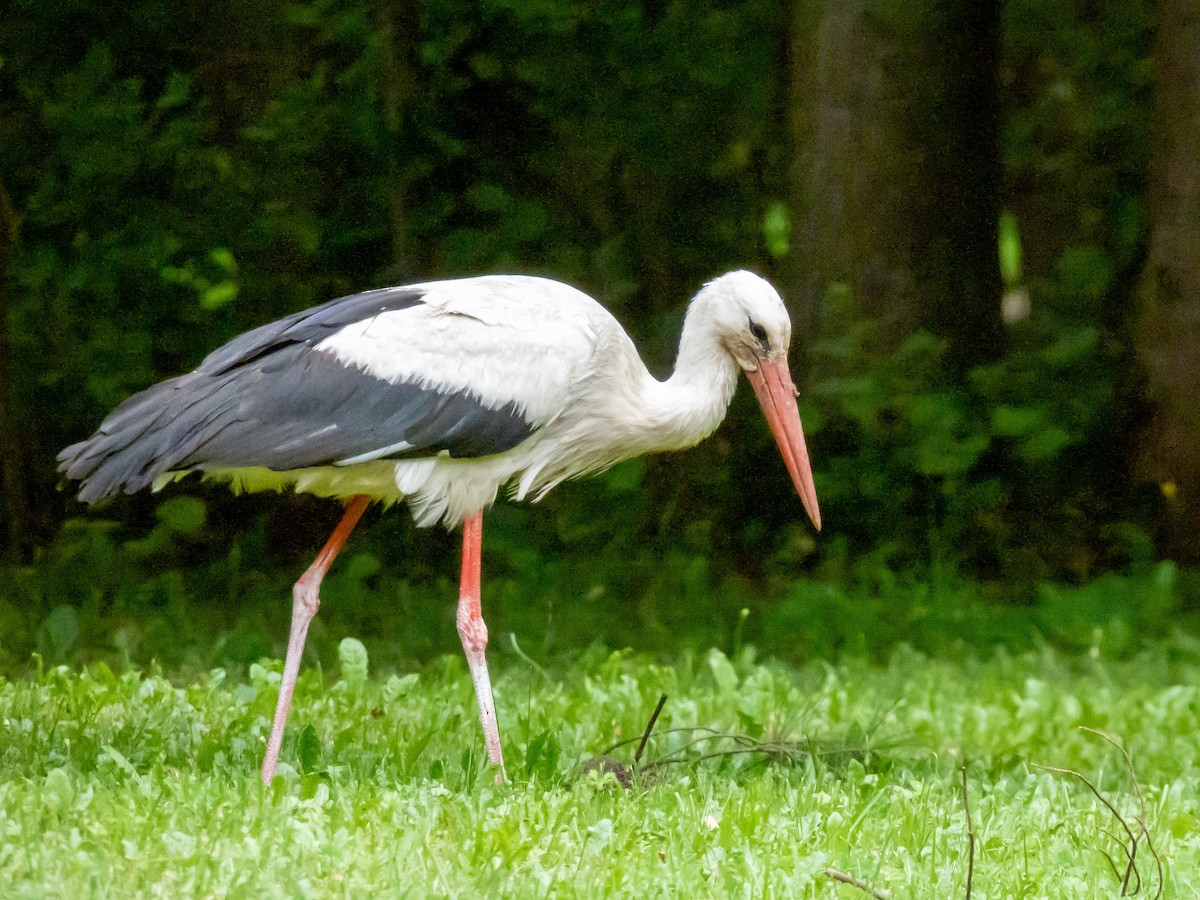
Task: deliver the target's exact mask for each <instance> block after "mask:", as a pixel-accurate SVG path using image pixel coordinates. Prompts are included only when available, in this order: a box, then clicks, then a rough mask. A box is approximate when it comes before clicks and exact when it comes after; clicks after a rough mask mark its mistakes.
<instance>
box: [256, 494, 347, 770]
mask: <svg viewBox="0 0 1200 900" xmlns="http://www.w3.org/2000/svg"><path fill="white" fill-rule="evenodd" d="M370 502H371V498H370V497H368V496H366V495H365V494H359V495H358V496H356V497H351V498H350V500H349V501H347V503H346V513H345V515H343V516H342V521H340V522H338V526H337V528H335V529H333V534H331V535H330V536H329V540H328V541H326V542H325V546H324V547H322V548H321V552H320V553H318V554H317V558H316V559H315V560H313V564H312V565H311V566H309V567H308V569H307V570H306V571H305V572H304V574H303V575H301V576H300V580H299V581H297V582H296V585H295V587H293V588H292V627H291V631H290V632H289V633H288V646H287V657H286V658H285V659H284V662H283V680H282V681H281V682H280V683H279V702H278V704H276V706H275V722H274V724H272V725H271V737H270V738H269V739H268V740H267V755H266V756H265V757H264V758H263V764H262V780H263V783H264V784H270V783H271V779H272V778H274V777H275V764H276V763H278V762H279V748H280V746H281V745H282V744H283V726H284V724H285V723H286V722H287V716H288V707H290V706H291V705H292V693H293V692H294V691H295V690H296V676H297V675H298V674H299V673H300V657H301V656H302V655H303V653H304V639H305V637H307V636H308V626H309V624H310V623H311V622H312V620H313V616H315V615H316V614H317V608H318V607H319V606H320V605H321V598H320V596H319V592H320V590H321V579H322V578H324V577H325V573H326V572H328V571H329V567H330V566H331V565H333V561H334V559H335V558H336V557H337V555H338V551H339V550H341V549H342V545H343V544H345V543H346V539H347V538H348V537H350V532H352V531H353V530H354V526H355V525H357V524H358V520H359V519H360V518H361V517H362V514H363V511H364V510H365V509H366V508H367V504H368V503H370Z"/></svg>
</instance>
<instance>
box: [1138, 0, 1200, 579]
mask: <svg viewBox="0 0 1200 900" xmlns="http://www.w3.org/2000/svg"><path fill="white" fill-rule="evenodd" d="M1159 15H1160V18H1159V33H1158V39H1157V42H1156V46H1155V53H1154V60H1155V74H1156V79H1157V80H1156V91H1157V93H1156V97H1155V133H1154V141H1155V144H1154V157H1153V161H1152V163H1151V170H1150V209H1151V216H1152V222H1153V225H1152V228H1151V232H1150V248H1149V258H1148V261H1147V265H1146V270H1145V272H1144V274H1143V277H1142V290H1141V310H1140V318H1139V322H1138V350H1139V355H1140V358H1141V361H1142V364H1143V366H1144V367H1145V369H1146V375H1147V387H1148V399H1149V401H1150V405H1151V416H1150V419H1149V422H1148V424H1147V427H1146V429H1145V431H1144V433H1143V435H1142V439H1141V442H1140V443H1141V456H1140V460H1139V472H1140V474H1141V475H1142V476H1143V477H1148V478H1151V479H1153V480H1154V481H1155V482H1157V483H1158V485H1159V486H1160V489H1161V493H1162V495H1163V497H1164V499H1165V501H1166V510H1165V512H1164V515H1163V516H1162V519H1161V520H1160V521H1161V522H1162V524H1163V528H1162V531H1161V533H1160V538H1161V540H1162V547H1163V549H1164V550H1165V551H1166V552H1167V553H1168V554H1169V555H1171V556H1174V557H1175V558H1178V559H1181V560H1187V561H1193V562H1194V561H1196V560H1198V559H1200V7H1197V6H1196V4H1195V2H1194V0H1160V3H1159Z"/></svg>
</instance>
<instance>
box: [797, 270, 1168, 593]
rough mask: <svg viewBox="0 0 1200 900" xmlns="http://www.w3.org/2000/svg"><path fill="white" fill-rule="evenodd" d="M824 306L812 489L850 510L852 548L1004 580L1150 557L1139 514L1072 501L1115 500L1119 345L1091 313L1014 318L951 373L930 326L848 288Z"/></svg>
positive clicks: (810, 417)
mask: <svg viewBox="0 0 1200 900" xmlns="http://www.w3.org/2000/svg"><path fill="white" fill-rule="evenodd" d="M1073 258H1076V257H1073V255H1072V254H1067V255H1066V256H1065V257H1064V260H1063V275H1062V277H1061V281H1060V284H1062V285H1063V288H1062V289H1063V290H1072V291H1076V292H1078V291H1080V290H1082V289H1083V285H1082V284H1081V283H1076V284H1073V285H1068V284H1067V282H1068V281H1069V280H1070V279H1071V278H1072V277H1076V279H1077V282H1078V281H1079V279H1082V278H1093V279H1094V278H1096V277H1099V276H1098V275H1097V272H1096V268H1095V266H1093V265H1088V264H1083V263H1081V264H1080V265H1078V266H1076V265H1075V264H1074V263H1073V262H1072V259H1073ZM1071 272H1078V273H1079V275H1078V276H1072V275H1071V274H1070V273H1071ZM1085 273H1086V275H1085ZM827 306H828V307H829V308H830V310H831V315H832V316H833V317H834V325H833V327H831V328H830V329H829V331H830V332H831V333H832V334H833V335H834V337H832V338H829V339H826V340H822V341H821V342H820V343H818V344H816V345H815V346H813V347H812V348H811V353H812V355H813V357H814V365H813V368H814V370H815V371H816V372H819V373H820V375H819V376H818V377H817V378H816V379H815V380H813V381H812V383H811V386H810V389H809V392H808V395H807V400H806V404H805V405H806V406H807V407H808V409H805V410H803V412H804V420H805V423H806V427H807V429H808V430H809V431H810V432H811V433H812V435H813V444H814V446H815V447H816V448H818V449H817V450H815V451H814V452H815V453H816V458H818V459H820V460H821V461H822V462H821V471H819V474H818V485H817V487H818V493H819V495H820V497H821V501H822V504H823V506H824V507H825V508H828V509H829V510H831V512H830V514H829V516H828V518H829V520H830V521H831V522H839V523H845V524H841V525H840V526H838V530H839V531H842V532H843V533H844V534H845V535H846V536H847V537H849V538H850V541H851V543H849V544H847V545H845V549H846V551H847V552H866V551H874V552H875V555H876V558H878V559H880V560H882V561H885V562H886V563H887V564H888V565H890V566H892V567H894V568H898V569H901V570H904V569H910V568H912V567H914V566H915V567H918V568H930V569H932V570H934V571H937V570H938V569H939V568H945V567H948V568H949V569H951V570H962V571H972V572H976V573H979V574H982V575H985V576H989V577H997V576H999V577H1003V578H1006V579H1009V580H1010V581H1014V582H1021V581H1028V580H1030V579H1036V578H1039V577H1050V578H1063V577H1068V578H1073V579H1087V578H1090V577H1092V576H1093V575H1094V574H1095V573H1096V572H1097V571H1104V570H1106V569H1109V568H1112V567H1114V566H1127V565H1130V564H1132V563H1138V564H1142V563H1146V562H1148V554H1147V547H1148V546H1149V539H1148V537H1147V535H1146V534H1145V533H1144V532H1142V531H1141V530H1140V529H1138V528H1137V527H1135V526H1132V525H1125V524H1122V523H1119V522H1118V523H1114V522H1113V521H1112V516H1111V515H1099V516H1097V515H1081V514H1080V510H1082V509H1090V510H1106V511H1107V510H1110V509H1113V508H1114V507H1115V506H1116V505H1117V504H1118V503H1119V502H1120V501H1121V500H1123V497H1122V495H1121V494H1119V493H1117V494H1115V495H1114V492H1113V482H1114V481H1115V480H1117V479H1118V473H1119V466H1120V465H1121V463H1120V461H1119V457H1118V455H1117V454H1116V453H1115V452H1114V449H1113V444H1112V430H1113V421H1114V419H1118V418H1119V417H1120V416H1121V415H1122V414H1123V413H1122V410H1121V409H1120V407H1119V405H1118V404H1119V401H1118V398H1117V397H1115V396H1114V393H1113V388H1112V379H1113V372H1114V370H1115V368H1116V367H1117V365H1118V364H1119V357H1118V356H1117V355H1116V354H1115V353H1114V352H1113V351H1111V350H1110V349H1109V348H1106V347H1104V346H1103V344H1102V340H1101V333H1100V331H1099V330H1098V329H1097V328H1096V327H1094V326H1089V325H1074V326H1060V327H1056V328H1055V327H1042V328H1032V329H1030V330H1028V331H1026V332H1024V333H1020V334H1014V335H1013V343H1012V347H1011V349H1010V351H1009V352H1008V353H1007V354H1006V355H1004V356H1003V357H1001V358H1000V359H999V360H998V361H997V362H995V363H991V364H988V365H983V366H977V367H976V368H974V369H973V370H971V371H970V372H969V374H968V378H967V380H966V381H965V383H962V384H957V385H956V384H954V383H953V381H952V380H951V379H950V378H949V376H948V373H947V371H946V365H945V363H944V357H945V351H946V347H945V345H944V343H942V342H940V341H938V340H937V339H936V338H935V337H933V336H932V335H931V334H929V333H928V332H925V331H919V332H917V333H915V334H913V335H911V336H909V337H907V338H904V339H903V340H900V341H896V340H895V339H894V337H893V336H892V335H891V334H889V333H888V332H887V331H886V329H885V328H884V326H883V325H882V324H881V323H879V322H875V321H872V320H870V319H866V318H864V317H863V316H862V315H861V314H860V313H858V312H857V311H856V310H855V309H854V308H853V300H852V298H850V297H849V296H848V295H846V294H845V293H844V292H836V291H835V292H832V293H831V295H830V296H829V298H828V299H827Z"/></svg>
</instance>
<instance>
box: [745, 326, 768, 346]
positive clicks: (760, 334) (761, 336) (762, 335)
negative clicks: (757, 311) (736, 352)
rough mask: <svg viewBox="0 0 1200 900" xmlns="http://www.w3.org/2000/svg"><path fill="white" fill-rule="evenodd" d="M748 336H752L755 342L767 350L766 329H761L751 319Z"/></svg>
mask: <svg viewBox="0 0 1200 900" xmlns="http://www.w3.org/2000/svg"><path fill="white" fill-rule="evenodd" d="M750 334H751V335H753V336H754V339H755V340H756V341H758V342H759V343H760V344H762V345H763V348H764V349H767V348H768V346H769V345H768V344H767V329H765V328H763V327H762V326H761V325H759V324H758V323H757V322H755V321H754V320H753V319H751V320H750Z"/></svg>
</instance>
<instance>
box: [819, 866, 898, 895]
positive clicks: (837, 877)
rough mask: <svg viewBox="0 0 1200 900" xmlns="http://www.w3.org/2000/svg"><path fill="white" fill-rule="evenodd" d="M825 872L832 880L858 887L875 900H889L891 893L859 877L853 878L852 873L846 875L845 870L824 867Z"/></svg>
mask: <svg viewBox="0 0 1200 900" xmlns="http://www.w3.org/2000/svg"><path fill="white" fill-rule="evenodd" d="M825 874H826V875H827V876H828V877H829V878H832V879H833V880H834V881H840V882H841V883H842V884H848V885H850V886H851V887H856V888H858V889H859V890H860V891H865V892H866V893H868V894H870V895H871V896H872V897H874V898H875V900H891V896H892V895H891V894H889V893H888V892H887V891H881V890H877V889H876V888H873V887H871V885H869V884H867V882H865V881H863V880H862V879H861V878H855V877H854V876H853V875H847V874H846V873H845V872H839V871H838V870H837V869H826V870H825Z"/></svg>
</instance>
